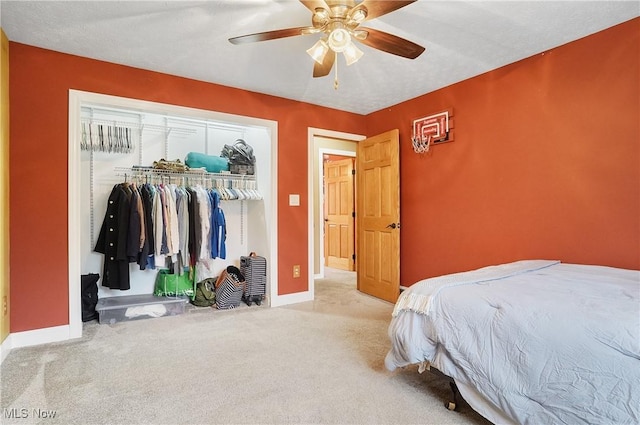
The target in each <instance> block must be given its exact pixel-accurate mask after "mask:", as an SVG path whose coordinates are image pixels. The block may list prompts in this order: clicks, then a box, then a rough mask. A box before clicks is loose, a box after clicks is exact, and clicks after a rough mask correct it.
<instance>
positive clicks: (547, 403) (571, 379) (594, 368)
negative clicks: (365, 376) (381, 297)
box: [385, 260, 640, 425]
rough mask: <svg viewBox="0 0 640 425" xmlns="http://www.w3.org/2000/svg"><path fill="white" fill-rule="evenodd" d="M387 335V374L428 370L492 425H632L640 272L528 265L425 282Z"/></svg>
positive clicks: (639, 358)
mask: <svg viewBox="0 0 640 425" xmlns="http://www.w3.org/2000/svg"><path fill="white" fill-rule="evenodd" d="M389 337H390V340H391V349H390V350H389V352H388V353H387V355H386V358H385V366H386V368H387V369H389V370H391V371H392V370H395V369H396V368H399V367H405V366H408V365H419V367H420V370H422V369H424V368H425V367H426V368H435V370H437V371H440V372H441V373H442V374H444V375H445V376H446V377H449V378H451V379H452V381H455V386H457V389H458V390H459V391H460V394H461V395H462V396H463V397H464V399H465V401H466V402H467V403H468V404H469V405H470V406H471V407H472V408H473V409H474V410H476V411H477V412H478V413H480V414H481V415H483V416H484V417H485V418H487V419H488V420H490V421H491V422H493V423H495V424H536V425H538V424H551V423H553V424H565V423H566V424H638V423H640V271H636V270H626V269H618V268H612V267H604V266H593V265H578V264H565V263H561V262H560V261H549V260H525V261H517V262H513V263H508V264H501V265H496V266H489V267H484V268H481V269H477V270H473V271H468V272H463V273H456V274H451V275H445V276H441V277H436V278H430V279H425V280H422V281H420V282H417V283H416V284H414V285H412V286H411V287H409V288H408V289H407V290H405V291H404V292H403V293H402V294H401V295H400V297H399V298H398V301H397V302H396V305H395V307H394V310H393V315H392V319H391V323H390V325H389ZM452 387H453V386H452Z"/></svg>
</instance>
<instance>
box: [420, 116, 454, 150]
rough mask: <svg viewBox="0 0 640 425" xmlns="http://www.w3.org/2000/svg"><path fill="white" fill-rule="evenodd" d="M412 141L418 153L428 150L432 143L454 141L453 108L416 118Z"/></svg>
mask: <svg viewBox="0 0 640 425" xmlns="http://www.w3.org/2000/svg"><path fill="white" fill-rule="evenodd" d="M411 142H412V145H413V150H414V151H415V152H416V153H426V152H428V151H429V148H430V147H431V145H436V144H440V143H444V142H453V109H452V108H449V109H447V110H445V111H443V112H439V113H437V114H433V115H429V116H426V117H423V118H418V119H416V120H414V121H413V134H412V136H411Z"/></svg>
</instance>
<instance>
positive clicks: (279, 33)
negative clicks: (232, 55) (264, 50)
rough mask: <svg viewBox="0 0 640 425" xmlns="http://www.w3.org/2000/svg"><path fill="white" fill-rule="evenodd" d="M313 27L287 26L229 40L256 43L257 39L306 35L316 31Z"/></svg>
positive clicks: (264, 39)
mask: <svg viewBox="0 0 640 425" xmlns="http://www.w3.org/2000/svg"><path fill="white" fill-rule="evenodd" d="M316 31H317V30H316V29H315V28H313V27H296V28H286V29H282V30H274V31H265V32H258V33H255V34H247V35H241V36H238V37H233V38H230V39H229V41H230V42H231V43H233V44H244V43H254V42H256V41H266V40H275V39H277V38H285V37H293V36H296V35H306V34H311V33H312V32H316Z"/></svg>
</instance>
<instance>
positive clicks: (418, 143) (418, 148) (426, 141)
mask: <svg viewBox="0 0 640 425" xmlns="http://www.w3.org/2000/svg"><path fill="white" fill-rule="evenodd" d="M411 143H412V144H413V150H414V151H415V152H416V153H420V154H423V153H427V152H429V147H431V135H430V134H427V135H426V136H422V137H419V136H417V135H414V136H413V138H412V139H411Z"/></svg>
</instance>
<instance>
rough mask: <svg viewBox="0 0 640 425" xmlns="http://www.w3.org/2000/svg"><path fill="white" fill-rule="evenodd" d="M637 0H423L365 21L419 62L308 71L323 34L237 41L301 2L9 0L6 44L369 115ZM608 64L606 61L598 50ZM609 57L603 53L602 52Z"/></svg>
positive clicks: (294, 19) (611, 15)
mask: <svg viewBox="0 0 640 425" xmlns="http://www.w3.org/2000/svg"><path fill="white" fill-rule="evenodd" d="M639 4H640V3H639V2H638V1H637V0H634V1H579V0H573V1H482V0H477V1H430V0H419V1H417V2H415V3H413V4H410V5H408V6H405V7H404V8H401V9H399V10H397V11H395V12H392V13H390V14H387V15H384V16H382V17H380V18H377V19H373V20H371V21H367V22H365V24H363V26H368V27H372V28H376V29H378V30H382V31H385V32H389V33H392V34H395V35H398V36H400V37H403V38H406V39H408V40H411V41H413V42H415V43H417V44H420V45H422V46H424V47H426V51H425V53H423V54H422V55H421V56H420V57H418V58H417V59H415V60H410V59H405V58H402V57H398V56H395V55H391V54H388V53H384V52H380V51H377V50H374V49H372V48H370V47H367V46H364V45H360V46H359V47H361V50H362V51H363V52H364V56H363V57H362V58H361V59H360V61H358V62H357V63H355V64H354V65H352V66H349V67H347V66H345V64H344V62H343V60H342V58H340V62H339V64H338V65H339V69H338V73H339V74H338V76H339V81H340V85H339V88H338V90H335V89H334V88H333V78H334V74H333V71H332V73H331V74H330V75H329V76H327V77H323V78H312V69H313V60H312V59H311V58H310V57H309V56H308V55H307V53H306V49H308V48H309V47H311V46H312V45H313V44H314V43H315V41H316V40H317V39H318V38H319V35H305V36H297V37H290V38H285V39H279V40H270V41H263V42H258V43H253V44H244V45H233V44H231V43H229V41H228V39H229V38H230V37H235V36H239V35H245V34H250V33H256V32H262V31H270V30H275V29H282V28H289V27H299V26H307V25H311V12H310V11H309V10H308V9H307V8H306V7H304V6H303V5H302V4H301V3H300V2H298V1H296V0H285V1H282V0H280V1H277V0H226V1H219V0H218V1H106V2H99V1H43V2H39V1H5V0H2V1H1V2H0V14H1V23H2V29H3V30H4V31H5V33H6V34H7V37H8V38H9V40H11V41H15V42H19V43H24V44H28V45H32V46H38V47H43V48H46V49H51V50H56V51H59V52H64V53H71V54H75V55H80V56H85V57H89V58H94V59H100V60H104V61H109V62H114V63H118V64H124V65H130V66H133V67H137V68H143V69H148V70H153V71H159V72H163V73H168V74H173V75H178V76H183V77H187V78H193V79H197V80H202V81H208V82H212V83H218V84H222V85H226V86H231V87H238V88H242V89H246V90H251V91H256V92H259V93H265V94H270V95H275V96H281V97H285V98H288V99H295V100H299V101H303V102H309V103H313V104H317V105H322V106H327V107H331V108H335V109H340V110H345V111H351V112H356V113H360V114H367V113H369V112H373V111H377V110H380V109H383V108H385V107H389V106H391V105H395V104H397V103H400V102H403V101H405V100H408V99H411V98H414V97H417V96H420V95H422V94H425V93H428V92H431V91H434V90H437V89H439V88H442V87H445V86H448V85H450V84H453V83H456V82H458V81H461V80H464V79H467V78H470V77H473V76H476V75H479V74H482V73H484V72H487V71H490V70H492V69H496V68H498V67H501V66H503V65H506V64H509V63H512V62H515V61H518V60H520V59H523V58H526V57H529V56H532V55H535V54H537V53H540V52H543V51H545V50H549V49H551V48H553V47H556V46H559V45H562V44H565V43H567V42H570V41H573V40H575V39H578V38H581V37H584V36H586V35H589V34H592V33H594V32H597V31H600V30H603V29H605V28H608V27H611V26H613V25H616V24H619V23H621V22H624V21H627V20H629V19H632V18H634V17H637V16H639V14H640V6H639ZM594 60H596V61H597V60H603V58H594ZM605 60H606V59H605Z"/></svg>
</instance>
